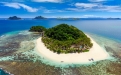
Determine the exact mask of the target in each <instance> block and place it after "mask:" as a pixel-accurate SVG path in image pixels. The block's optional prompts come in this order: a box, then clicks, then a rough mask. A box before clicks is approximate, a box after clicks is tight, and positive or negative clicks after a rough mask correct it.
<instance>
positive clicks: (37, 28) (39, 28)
mask: <svg viewBox="0 0 121 75" xmlns="http://www.w3.org/2000/svg"><path fill="white" fill-rule="evenodd" d="M45 30H46V28H45V27H43V26H32V27H31V28H30V30H29V31H31V32H43V31H45Z"/></svg>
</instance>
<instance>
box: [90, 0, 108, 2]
mask: <svg viewBox="0 0 121 75" xmlns="http://www.w3.org/2000/svg"><path fill="white" fill-rule="evenodd" d="M89 1H90V2H103V1H107V0H89Z"/></svg>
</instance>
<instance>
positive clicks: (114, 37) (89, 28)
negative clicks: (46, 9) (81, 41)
mask: <svg viewBox="0 0 121 75" xmlns="http://www.w3.org/2000/svg"><path fill="white" fill-rule="evenodd" d="M61 23H66V24H69V25H73V26H75V27H77V28H79V29H80V30H82V31H83V32H85V33H86V34H88V35H90V36H91V37H92V38H93V39H94V40H95V41H96V42H97V43H98V44H99V45H100V46H102V47H103V48H105V46H108V47H110V48H112V49H113V50H114V51H117V53H119V50H121V20H81V19H80V20H57V19H46V20H31V19H28V20H27V19H26V20H2V19H1V20H0V38H3V37H4V35H12V34H15V33H18V32H20V31H25V30H29V28H30V27H31V26H34V25H41V26H44V27H46V28H50V27H53V26H56V25H58V24H61ZM1 75H5V74H1Z"/></svg>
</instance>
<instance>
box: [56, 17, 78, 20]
mask: <svg viewBox="0 0 121 75" xmlns="http://www.w3.org/2000/svg"><path fill="white" fill-rule="evenodd" d="M57 20H80V18H61V17H58V18H57Z"/></svg>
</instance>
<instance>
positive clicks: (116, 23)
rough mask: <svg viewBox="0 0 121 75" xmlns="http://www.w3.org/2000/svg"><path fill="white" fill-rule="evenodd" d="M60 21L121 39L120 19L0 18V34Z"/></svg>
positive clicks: (49, 24) (48, 26)
mask: <svg viewBox="0 0 121 75" xmlns="http://www.w3.org/2000/svg"><path fill="white" fill-rule="evenodd" d="M61 23H66V24H70V25H74V26H76V27H78V28H79V29H80V30H82V31H84V32H89V33H94V34H98V35H100V36H105V37H108V38H111V39H114V40H118V41H121V35H120V33H121V20H65V21H64V20H56V19H47V20H0V35H3V34H5V33H8V32H13V31H21V30H28V29H29V28H30V27H31V26H34V25H42V26H45V27H47V28H50V27H53V26H55V25H58V24H61Z"/></svg>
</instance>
